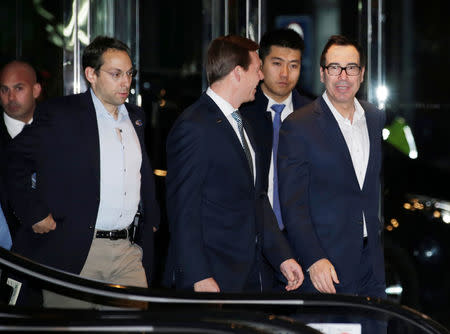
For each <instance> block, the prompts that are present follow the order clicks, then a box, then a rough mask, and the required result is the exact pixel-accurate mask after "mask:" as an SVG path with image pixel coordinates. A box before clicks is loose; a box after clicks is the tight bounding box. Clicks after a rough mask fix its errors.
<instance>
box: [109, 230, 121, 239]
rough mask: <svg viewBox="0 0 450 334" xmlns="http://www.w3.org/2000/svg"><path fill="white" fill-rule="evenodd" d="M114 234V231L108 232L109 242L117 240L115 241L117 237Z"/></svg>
mask: <svg viewBox="0 0 450 334" xmlns="http://www.w3.org/2000/svg"><path fill="white" fill-rule="evenodd" d="M114 232H116V231H109V240H117V239H119V238H118V237H117V234H114Z"/></svg>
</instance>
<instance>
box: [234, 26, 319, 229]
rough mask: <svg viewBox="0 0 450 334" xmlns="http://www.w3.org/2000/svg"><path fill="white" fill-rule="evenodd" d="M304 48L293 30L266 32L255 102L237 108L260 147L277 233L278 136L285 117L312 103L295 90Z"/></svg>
mask: <svg viewBox="0 0 450 334" xmlns="http://www.w3.org/2000/svg"><path fill="white" fill-rule="evenodd" d="M304 48H305V46H304V42H303V39H302V38H301V36H300V35H299V34H298V33H296V32H295V31H294V30H292V29H277V30H272V31H269V32H266V33H265V34H264V35H263V37H262V38H261V42H260V44H259V57H260V58H261V61H262V72H263V74H264V80H263V81H262V82H261V84H260V85H259V86H258V88H257V90H256V94H255V100H254V101H252V102H249V103H245V104H244V105H242V107H241V108H240V110H241V112H242V117H243V118H244V119H245V120H246V121H247V122H248V123H249V125H250V126H251V127H252V128H253V130H254V133H255V140H256V143H257V145H259V146H261V154H262V161H263V166H262V168H263V175H264V176H263V179H264V182H265V184H264V189H265V190H266V191H267V195H268V197H269V201H270V204H271V205H272V208H273V210H274V212H275V216H276V217H277V222H278V226H279V227H280V230H283V229H284V227H283V221H282V219H281V212H280V203H279V198H278V182H277V173H276V170H277V164H276V163H277V159H276V156H277V148H278V134H279V129H280V126H281V123H282V122H283V121H284V120H285V119H286V117H288V116H289V115H290V114H291V113H292V112H293V111H294V110H295V109H298V108H300V107H303V106H304V105H306V104H308V103H309V102H311V100H310V99H309V98H307V97H305V96H302V95H300V94H299V93H298V91H297V90H296V89H295V86H296V85H297V83H298V80H299V78H300V68H301V58H302V52H303V50H304ZM274 145H275V146H274ZM274 172H275V173H274Z"/></svg>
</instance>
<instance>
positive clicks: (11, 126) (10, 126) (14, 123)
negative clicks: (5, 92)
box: [3, 112, 33, 138]
mask: <svg viewBox="0 0 450 334" xmlns="http://www.w3.org/2000/svg"><path fill="white" fill-rule="evenodd" d="M3 119H4V120H5V125H6V129H7V130H8V133H9V135H10V136H11V138H14V137H15V136H17V135H18V134H19V133H21V132H22V130H23V127H24V126H25V125H27V124H31V123H32V122H33V119H30V121H29V122H28V123H25V122H22V121H19V120H17V119H14V118H12V117H10V116H8V114H7V113H6V112H4V113H3Z"/></svg>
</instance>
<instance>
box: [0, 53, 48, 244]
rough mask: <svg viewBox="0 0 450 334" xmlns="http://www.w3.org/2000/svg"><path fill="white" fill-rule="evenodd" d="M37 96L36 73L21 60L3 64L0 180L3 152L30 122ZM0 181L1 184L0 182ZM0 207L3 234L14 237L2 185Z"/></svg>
mask: <svg viewBox="0 0 450 334" xmlns="http://www.w3.org/2000/svg"><path fill="white" fill-rule="evenodd" d="M40 94H41V85H40V84H39V83H38V82H37V79H36V71H35V70H34V69H33V67H32V66H31V65H30V64H28V63H25V62H22V61H12V62H10V63H8V64H6V65H5V66H4V67H3V68H2V70H1V72H0V101H1V105H2V107H3V110H4V112H3V113H2V115H1V116H0V154H1V155H2V157H0V161H1V165H0V178H2V177H4V168H5V166H6V163H7V161H6V159H5V158H4V154H5V152H4V150H5V148H6V146H7V145H8V144H9V142H10V141H11V139H12V138H14V137H15V136H17V135H18V134H19V133H20V132H21V131H22V129H23V127H24V126H25V124H30V123H31V122H32V121H33V114H34V110H35V109H36V99H37V98H38V97H39V95H40ZM0 182H2V181H1V180H0ZM0 192H1V200H0V202H1V205H2V208H3V213H4V215H5V217H6V221H7V222H8V226H4V229H3V231H4V232H3V233H5V234H8V233H9V232H8V227H9V231H10V232H11V235H12V236H13V237H14V234H15V231H16V229H17V228H18V227H19V222H18V220H17V218H16V217H15V215H14V214H13V212H12V209H11V206H10V203H9V201H8V196H7V192H6V190H5V189H4V186H2V189H0Z"/></svg>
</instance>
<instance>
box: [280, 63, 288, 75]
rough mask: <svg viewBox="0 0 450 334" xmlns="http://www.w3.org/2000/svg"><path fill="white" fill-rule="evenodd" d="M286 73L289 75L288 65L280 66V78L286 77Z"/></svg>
mask: <svg viewBox="0 0 450 334" xmlns="http://www.w3.org/2000/svg"><path fill="white" fill-rule="evenodd" d="M288 73H289V68H288V65H282V66H281V71H280V76H282V77H287V75H288Z"/></svg>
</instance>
